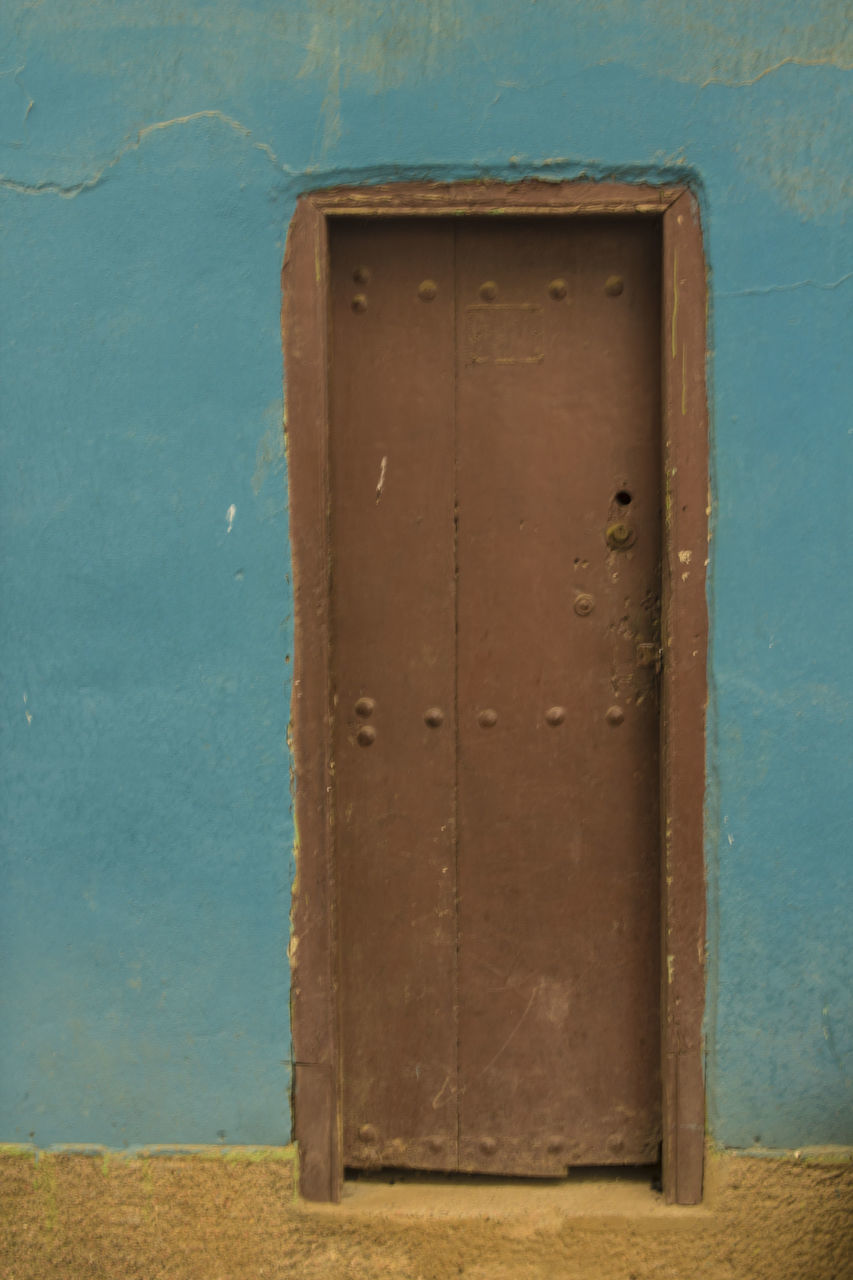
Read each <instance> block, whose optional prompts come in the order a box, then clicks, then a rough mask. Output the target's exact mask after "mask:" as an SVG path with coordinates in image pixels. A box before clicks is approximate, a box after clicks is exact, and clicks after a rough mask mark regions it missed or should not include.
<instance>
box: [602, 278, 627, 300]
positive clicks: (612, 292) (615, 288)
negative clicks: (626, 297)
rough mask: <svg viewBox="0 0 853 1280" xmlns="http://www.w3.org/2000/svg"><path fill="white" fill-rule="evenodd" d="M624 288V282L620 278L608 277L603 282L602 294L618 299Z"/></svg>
mask: <svg viewBox="0 0 853 1280" xmlns="http://www.w3.org/2000/svg"><path fill="white" fill-rule="evenodd" d="M624 288H625V281H624V280H623V279H622V277H621V276H608V277H607V279H606V280H605V281H604V292H605V293H606V294H607V295H608V296H609V297H611V298H618V297H619V294H620V293H621V292H622V290H623V289H624Z"/></svg>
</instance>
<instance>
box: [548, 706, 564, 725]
mask: <svg viewBox="0 0 853 1280" xmlns="http://www.w3.org/2000/svg"><path fill="white" fill-rule="evenodd" d="M565 718H566V708H565V707H549V708H548V710H547V711H546V712H545V719H546V720H547V721H548V723H549V724H553V725H557V724H562V723H563V721H564V720H565Z"/></svg>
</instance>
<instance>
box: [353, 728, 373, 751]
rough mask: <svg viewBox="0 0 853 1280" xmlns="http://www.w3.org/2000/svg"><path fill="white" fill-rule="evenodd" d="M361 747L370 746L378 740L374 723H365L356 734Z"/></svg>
mask: <svg viewBox="0 0 853 1280" xmlns="http://www.w3.org/2000/svg"><path fill="white" fill-rule="evenodd" d="M355 736H356V738H357V739H358V744H359V746H361V747H370V746H372V745H373V743H374V742H375V741H376V730H375V729H374V727H373V725H372V724H363V725H362V726H361V728H360V729H359V731H358V733H357V734H356V735H355Z"/></svg>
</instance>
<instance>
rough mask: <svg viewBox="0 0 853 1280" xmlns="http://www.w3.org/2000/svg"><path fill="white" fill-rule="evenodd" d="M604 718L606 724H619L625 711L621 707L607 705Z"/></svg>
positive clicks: (623, 717)
mask: <svg viewBox="0 0 853 1280" xmlns="http://www.w3.org/2000/svg"><path fill="white" fill-rule="evenodd" d="M604 718H605V720H606V721H607V723H608V724H621V723H622V721H623V720H624V719H625V712H624V711H623V710H622V708H621V707H608V708H607V712H606V714H605V717H604Z"/></svg>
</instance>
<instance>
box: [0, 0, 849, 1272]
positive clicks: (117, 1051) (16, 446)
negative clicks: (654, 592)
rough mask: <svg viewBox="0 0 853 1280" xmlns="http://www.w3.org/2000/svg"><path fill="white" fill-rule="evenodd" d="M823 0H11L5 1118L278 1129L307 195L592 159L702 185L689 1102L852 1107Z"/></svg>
mask: <svg viewBox="0 0 853 1280" xmlns="http://www.w3.org/2000/svg"><path fill="white" fill-rule="evenodd" d="M844 9H845V6H844V4H842V3H841V0H814V2H813V3H811V4H809V5H807V6H803V5H800V4H796V3H794V0H776V2H775V3H770V2H765V3H761V4H747V3H740V4H731V3H728V2H726V3H723V0H698V2H697V3H695V4H691V5H686V4H683V3H681V0H658V2H657V3H653V2H652V0H649V3H645V4H636V3H627V2H626V0H599V2H598V3H589V2H586V3H579V2H576V0H574V2H573V0H560V3H557V2H556V0H538V2H537V0H532V2H531V3H524V4H514V5H505V4H500V3H498V2H497V0H481V2H478V0H391V2H388V0H383V2H382V3H380V2H379V0H361V2H360V3H351V2H349V0H311V3H309V2H308V0H243V2H242V3H239V4H238V3H236V0H206V2H201V0H197V2H196V3H193V4H190V5H186V6H181V5H180V4H178V3H177V2H176V0H159V2H157V3H152V2H151V0H145V3H142V0H89V2H86V0H73V2H72V3H70V4H69V3H67V2H66V0H9V3H7V4H6V5H5V6H4V7H3V12H2V15H0V33H2V39H1V40H0V49H2V54H0V57H2V62H0V162H1V163H0V168H2V173H3V177H2V181H0V209H2V214H0V216H2V231H3V240H2V281H0V343H2V346H0V379H2V439H1V440H0V448H2V467H0V477H2V479H0V484H2V501H0V522H1V523H0V551H2V567H0V575H2V576H1V577H0V592H1V593H2V595H0V598H2V601H3V607H2V617H0V653H2V669H3V676H4V680H3V699H4V703H3V739H2V748H1V749H2V757H0V758H2V778H3V782H2V829H3V835H4V848H5V854H4V858H5V862H4V866H3V872H2V874H3V882H4V890H3V895H2V899H0V902H2V907H0V910H2V930H0V969H2V998H3V1005H2V1023H3V1028H4V1033H3V1037H2V1049H0V1054H1V1055H2V1058H0V1090H1V1091H2V1094H1V1095H0V1096H1V1097H2V1104H1V1105H0V1137H2V1138H5V1139H8V1140H14V1141H33V1142H35V1143H36V1144H37V1145H42V1146H44V1145H49V1144H51V1143H55V1142H74V1143H88V1142H100V1143H105V1144H107V1145H110V1146H116V1147H121V1146H124V1145H126V1144H130V1145H132V1144H134V1143H140V1142H172V1143H216V1142H217V1141H225V1142H243V1143H245V1142H249V1143H252V1142H266V1143H280V1142H285V1141H287V1138H288V1135H289V1131H290V1130H289V1115H288V1105H287V1097H288V1087H289V1066H288V1055H289V1039H288V1025H287V993H288V972H287V962H286V947H287V940H288V907H289V889H290V878H291V871H292V845H293V829H292V822H291V817H290V808H289V759H288V753H287V741H286V730H287V720H288V701H289V685H288V657H289V654H290V646H291V596H290V590H289V582H288V542H287V498H286V476H285V468H284V457H283V445H282V430H281V427H282V421H281V419H282V386H281V363H280V337H279V332H278V322H279V279H278V273H279V268H280V264H281V258H282V253H283V245H284V238H285V235H286V230H287V225H288V220H289V218H290V215H291V213H292V210H293V206H294V201H295V198H296V196H297V194H298V193H299V192H300V191H301V190H305V189H308V188H310V187H312V186H319V185H323V184H328V183H332V182H340V181H347V182H354V181H374V180H378V179H386V180H387V179H394V178H398V177H400V178H402V177H435V178H442V179H450V178H456V177H465V176H477V175H488V176H491V177H497V178H518V177H521V176H524V175H539V176H546V177H547V176H553V177H555V178H556V177H571V176H573V175H576V174H581V173H583V174H587V175H593V176H607V175H612V174H620V175H622V176H626V175H627V176H629V177H631V176H636V177H638V178H643V179H645V180H648V179H652V180H654V179H655V178H656V177H661V178H666V179H667V180H673V179H675V180H678V179H688V180H690V181H692V182H694V183H695V184H696V185H697V189H698V190H699V191H700V194H701V198H702V201H703V216H704V221H705V230H706V237H707V249H708V256H709V264H710V269H711V288H712V328H711V332H712V339H713V357H712V362H711V388H712V395H713V422H714V436H713V471H714V496H715V505H714V514H713V525H714V541H713V553H712V557H711V608H712V628H713V630H712V657H711V663H712V667H711V678H712V705H711V709H710V710H711V714H710V736H709V778H710V785H709V800H708V815H709V834H708V868H709V893H710V905H709V910H710V931H709V944H710V957H709V1002H708V1070H709V1086H710V1123H711V1129H712V1132H713V1134H714V1137H715V1138H716V1139H717V1140H718V1141H720V1142H722V1143H726V1144H731V1145H734V1146H749V1145H751V1144H753V1143H760V1144H761V1145H763V1146H771V1147H795V1146H799V1145H802V1144H814V1143H845V1142H846V1143H850V1142H853V1107H851V1105H850V1104H851V1092H853V1060H851V1050H853V1043H851V1026H853V1017H851V1003H850V1002H851V994H850V993H851V990H853V983H851V980H850V973H849V963H850V961H849V956H850V948H849V923H848V921H849V915H848V913H847V911H846V910H845V909H844V906H843V904H844V899H845V895H848V900H849V892H850V858H849V831H850V801H851V790H853V788H851V781H850V779H851V769H850V765H851V760H850V755H851V749H850V737H849V730H847V729H846V728H845V717H846V715H847V714H848V713H849V710H850V695H851V683H853V682H851V668H850V662H849V654H848V650H849V641H848V637H849V635H850V633H851V624H853V617H851V592H850V590H849V534H848V529H847V511H848V500H849V490H850V485H851V479H853V471H851V465H850V452H851V447H853V435H851V426H850V417H849V404H850V402H851V386H850V378H851V363H850V359H849V352H850V299H851V294H853V275H851V272H853V264H851V252H850V251H851V237H850V230H849V225H848V224H847V222H846V221H845V204H846V202H848V201H849V196H850V173H851V163H850V162H851V140H850V139H851V135H850V130H849V118H850V98H849V84H850V68H851V67H853V42H851V38H850V30H849V25H846V24H845V20H844ZM45 1274H47V1273H45ZM400 1274H407V1273H405V1272H400ZM756 1274H757V1273H756Z"/></svg>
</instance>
